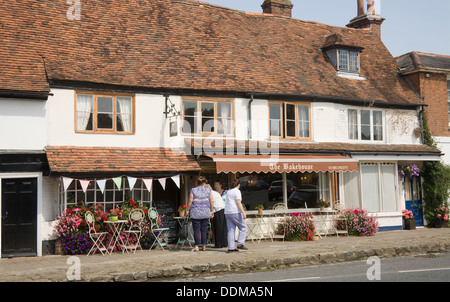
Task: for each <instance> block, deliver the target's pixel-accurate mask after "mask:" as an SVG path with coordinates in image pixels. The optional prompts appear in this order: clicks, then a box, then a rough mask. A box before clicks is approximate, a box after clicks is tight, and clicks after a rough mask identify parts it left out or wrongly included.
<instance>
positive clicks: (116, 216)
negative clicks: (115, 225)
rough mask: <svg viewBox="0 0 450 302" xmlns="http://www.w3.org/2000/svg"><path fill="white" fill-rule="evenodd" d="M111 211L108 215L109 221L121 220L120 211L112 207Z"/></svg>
mask: <svg viewBox="0 0 450 302" xmlns="http://www.w3.org/2000/svg"><path fill="white" fill-rule="evenodd" d="M110 212H111V213H110V214H109V217H108V220H109V221H117V220H119V213H118V212H117V211H115V210H114V209H111V210H110Z"/></svg>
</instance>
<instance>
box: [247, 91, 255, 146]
mask: <svg viewBox="0 0 450 302" xmlns="http://www.w3.org/2000/svg"><path fill="white" fill-rule="evenodd" d="M253 100H254V99H253V94H251V95H250V101H249V102H248V139H249V140H250V139H251V138H252V103H253Z"/></svg>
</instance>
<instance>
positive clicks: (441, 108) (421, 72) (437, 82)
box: [396, 51, 450, 164]
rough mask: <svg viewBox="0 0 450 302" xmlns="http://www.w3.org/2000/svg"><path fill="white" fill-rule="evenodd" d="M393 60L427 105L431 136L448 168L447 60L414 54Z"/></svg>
mask: <svg viewBox="0 0 450 302" xmlns="http://www.w3.org/2000/svg"><path fill="white" fill-rule="evenodd" d="M396 60H397V62H398V64H399V67H400V72H401V73H402V74H403V75H404V76H405V77H406V78H407V79H408V80H409V81H410V83H411V84H412V85H413V86H414V88H415V90H416V91H417V92H418V94H419V95H420V97H421V98H422V100H423V103H424V104H426V105H427V107H425V113H426V115H427V118H428V125H429V127H430V130H431V133H432V135H433V137H434V138H435V140H436V142H437V143H438V146H439V148H440V149H441V150H442V152H443V153H444V156H443V160H444V162H445V163H446V164H450V56H447V55H439V54H430V53H423V52H417V51H413V52H410V53H407V54H404V55H402V56H399V57H397V58H396Z"/></svg>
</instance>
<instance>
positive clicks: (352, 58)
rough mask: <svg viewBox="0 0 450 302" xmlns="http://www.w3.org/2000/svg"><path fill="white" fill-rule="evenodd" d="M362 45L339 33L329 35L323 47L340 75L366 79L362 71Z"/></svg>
mask: <svg viewBox="0 0 450 302" xmlns="http://www.w3.org/2000/svg"><path fill="white" fill-rule="evenodd" d="M362 49H363V48H362V47H359V46H356V45H352V44H351V43H349V41H345V39H344V38H343V37H342V36H341V35H339V34H333V35H331V36H328V37H327V38H326V40H325V43H324V45H323V47H322V50H323V51H324V52H325V53H326V54H327V56H328V59H329V60H330V63H331V64H332V65H333V67H334V69H336V71H337V72H338V74H337V75H338V76H342V77H349V78H353V79H361V80H362V79H364V78H362V77H360V76H359V73H360V53H361V51H362Z"/></svg>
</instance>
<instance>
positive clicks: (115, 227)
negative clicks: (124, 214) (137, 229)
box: [105, 220, 128, 255]
mask: <svg viewBox="0 0 450 302" xmlns="http://www.w3.org/2000/svg"><path fill="white" fill-rule="evenodd" d="M127 222H128V220H115V221H114V220H107V221H105V223H107V224H110V230H111V234H112V237H111V240H110V241H109V244H108V246H107V247H106V252H108V250H109V249H110V248H111V251H110V252H109V254H110V255H111V254H112V252H113V250H114V247H115V246H116V244H117V242H119V243H120V244H121V246H122V247H124V246H125V243H124V242H123V239H122V238H121V237H120V235H121V233H122V229H123V226H124V225H125V223H127ZM127 253H128V251H127Z"/></svg>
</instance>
